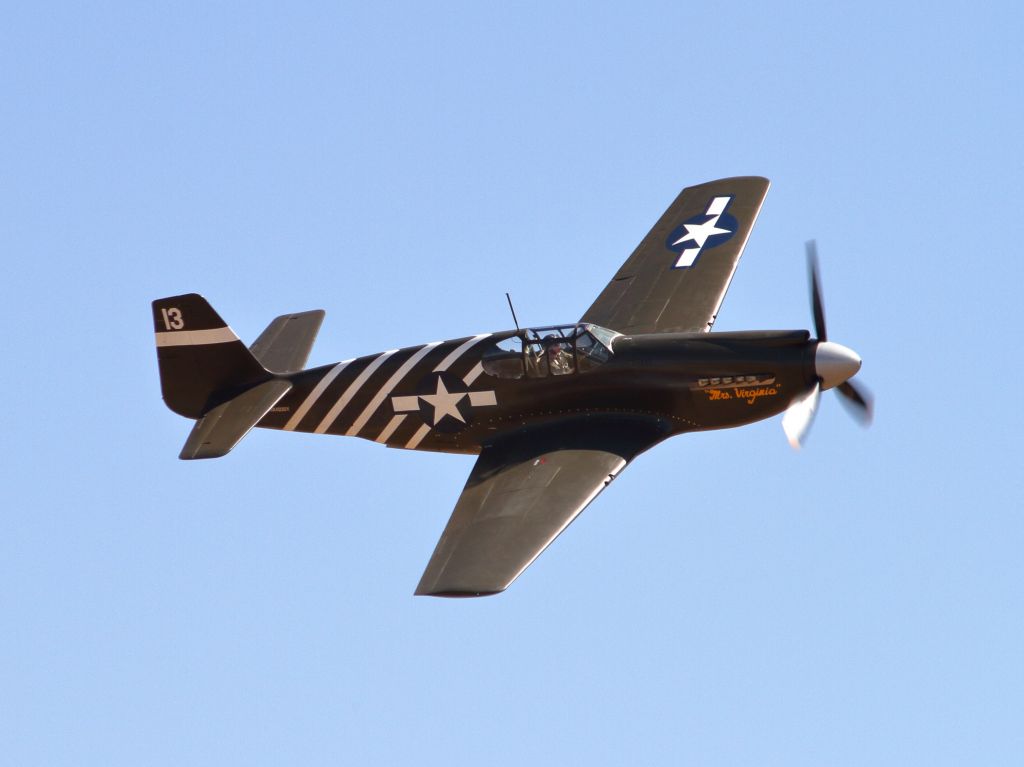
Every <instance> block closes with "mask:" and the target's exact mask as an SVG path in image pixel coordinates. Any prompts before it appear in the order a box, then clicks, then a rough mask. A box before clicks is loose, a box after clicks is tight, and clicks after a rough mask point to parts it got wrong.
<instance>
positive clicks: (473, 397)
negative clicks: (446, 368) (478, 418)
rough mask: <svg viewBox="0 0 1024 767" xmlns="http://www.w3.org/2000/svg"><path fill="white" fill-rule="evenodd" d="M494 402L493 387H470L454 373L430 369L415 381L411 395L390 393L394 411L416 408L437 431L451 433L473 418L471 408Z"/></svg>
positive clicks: (425, 421)
mask: <svg viewBox="0 0 1024 767" xmlns="http://www.w3.org/2000/svg"><path fill="white" fill-rule="evenodd" d="M497 404H498V400H497V398H496V397H495V394H494V392H493V391H470V390H469V387H468V386H467V385H466V384H465V382H464V381H463V380H462V379H461V378H459V377H458V376H455V375H452V374H451V373H447V372H434V373H430V374H429V375H426V376H424V377H423V378H422V379H420V382H419V383H418V384H417V385H416V394H415V396H403V397H392V398H391V405H392V407H394V409H395V412H396V413H409V412H413V411H418V412H419V414H420V417H421V418H422V419H423V422H424V423H425V424H427V426H431V427H433V428H434V429H437V431H439V432H442V433H446V434H451V433H454V432H457V431H461V430H462V429H464V428H466V427H467V426H469V424H471V423H472V422H473V410H474V409H475V408H478V407H493V406H494V405H497Z"/></svg>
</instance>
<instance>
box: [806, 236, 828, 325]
mask: <svg viewBox="0 0 1024 767" xmlns="http://www.w3.org/2000/svg"><path fill="white" fill-rule="evenodd" d="M807 268H808V271H809V272H810V277H811V280H810V281H811V307H812V308H813V310H814V332H815V333H816V334H817V336H818V340H819V341H827V340H828V331H827V330H826V329H825V307H824V306H822V301H821V280H820V279H819V277H818V243H817V241H815V240H808V241H807Z"/></svg>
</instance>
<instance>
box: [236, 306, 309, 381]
mask: <svg viewBox="0 0 1024 767" xmlns="http://www.w3.org/2000/svg"><path fill="white" fill-rule="evenodd" d="M323 321H324V310H323V309H315V310H313V311H311V312H299V313H298V314H282V315H281V316H280V317H278V318H277V319H275V320H274V321H273V322H271V323H270V324H269V325H267V329H266V330H264V331H263V332H262V333H260V337H259V338H257V339H256V341H255V342H254V343H253V345H252V346H250V347H249V351H251V352H252V354H253V356H254V357H255V358H256V359H257V360H259V361H260V364H261V365H263V367H265V368H266V369H267V370H272V371H273V372H275V373H296V372H298V371H300V370H302V368H303V367H305V365H306V360H307V359H308V358H309V352H310V349H312V348H313V342H314V341H315V340H316V334H317V333H318V332H319V331H320V324H321V323H322V322H323Z"/></svg>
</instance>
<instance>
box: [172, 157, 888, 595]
mask: <svg viewBox="0 0 1024 767" xmlns="http://www.w3.org/2000/svg"><path fill="white" fill-rule="evenodd" d="M768 185H769V184H768V180H767V179H764V178H757V177H745V178H728V179H722V180H720V181H712V182H710V183H707V184H702V185H700V186H694V187H689V188H687V189H684V190H683V191H682V193H680V195H679V196H678V197H677V198H676V200H675V202H673V203H672V204H671V205H670V206H669V208H668V210H667V211H666V212H665V214H664V215H663V216H662V217H661V218H660V219H659V220H658V223H657V224H655V226H654V228H653V229H652V230H651V231H650V233H649V234H648V235H647V236H646V237H645V238H644V240H643V242H641V243H640V245H639V246H638V247H637V249H636V250H635V251H634V252H633V255H631V256H630V257H629V259H628V260H627V261H626V263H625V264H624V265H623V266H622V268H621V269H619V271H618V273H617V274H616V275H615V276H614V277H613V278H612V281H611V282H610V283H608V285H607V287H606V288H605V289H604V291H603V292H602V293H601V295H599V296H598V297H597V300H596V301H595V302H594V303H593V305H592V306H591V307H590V308H589V309H587V310H586V311H585V312H584V313H583V316H582V317H581V318H580V320H579V321H578V322H576V323H572V324H568V325H557V326H550V327H540V328H530V329H527V330H519V329H518V328H517V329H516V330H506V331H502V332H499V333H481V334H479V335H475V336H470V337H468V338H459V339H456V340H454V341H435V342H433V343H429V344H424V345H422V346H411V347H408V348H404V349H391V350H389V351H386V352H382V353H380V354H371V355H369V356H367V357H359V358H356V359H349V360H345V361H344V362H338V363H336V364H333V365H324V366H322V367H317V368H311V369H308V370H303V366H304V365H305V362H306V358H307V357H308V355H309V351H310V348H311V347H312V345H313V340H314V338H315V337H316V334H317V331H318V330H319V328H320V323H321V322H322V321H323V318H324V312H323V311H311V312H303V313H300V314H286V315H283V316H281V317H278V318H277V319H275V320H274V321H273V322H271V323H270V325H269V326H268V327H267V329H266V330H265V331H263V333H262V334H261V335H260V337H259V338H258V339H256V342H255V343H254V344H253V345H252V346H251V347H248V348H246V346H245V345H244V344H243V343H242V342H241V341H240V340H239V339H238V337H237V336H236V335H235V334H234V332H232V330H231V328H229V327H228V326H227V324H225V322H224V321H223V320H222V319H221V318H220V317H219V316H218V315H217V313H216V312H215V311H214V310H213V308H212V307H211V306H210V305H209V304H208V303H207V302H206V301H205V300H204V299H203V298H202V297H201V296H198V295H196V294H194V293H192V294H188V295H182V296H174V297H172V298H162V299H160V300H158V301H154V302H153V321H154V323H155V326H156V346H157V358H158V360H159V365H160V383H161V387H162V389H163V398H164V401H165V402H166V403H167V406H168V407H170V409H171V410H173V411H174V412H175V413H178V414H180V415H183V416H186V417H188V418H193V419H197V423H196V424H195V427H194V428H193V429H192V433H191V434H190V435H189V437H188V440H187V441H186V443H185V447H184V449H183V450H182V452H181V456H180V457H181V458H184V459H194V458H215V457H218V456H222V455H225V454H226V453H227V452H228V451H230V450H231V449H232V448H233V447H234V446H235V445H236V444H237V443H238V441H239V440H240V439H241V438H242V437H243V436H245V434H246V433H247V432H248V431H249V430H250V429H251V428H252V427H254V426H259V427H263V428H267V429H280V430H283V431H302V432H313V433H316V434H344V435H347V436H351V437H363V438H364V439H370V440H374V441H376V442H380V443H382V444H385V445H388V446H390V447H401V448H407V449H409V450H435V451H442V452H450V453H470V454H474V455H478V456H479V457H478V458H477V461H476V465H475V466H474V467H473V471H472V472H471V473H470V475H469V480H468V481H467V482H466V487H465V488H464V489H463V491H462V495H461V496H460V498H459V501H458V503H457V504H456V506H455V511H454V512H453V513H452V516H451V519H450V520H449V521H448V525H447V527H445V530H444V532H443V533H442V535H441V540H440V541H439V542H438V544H437V548H436V549H435V550H434V554H433V556H432V557H431V559H430V562H429V563H428V564H427V568H426V571H425V572H424V573H423V577H422V579H421V580H420V583H419V586H418V587H417V589H416V593H417V594H429V595H432V596H482V595H486V594H495V593H497V592H500V591H503V590H504V589H506V588H508V586H509V584H511V583H512V581H514V580H515V579H516V578H517V577H518V576H519V575H520V573H522V572H523V570H525V569H526V568H527V567H528V566H529V565H530V563H531V562H533V560H534V559H536V558H537V557H538V556H539V555H540V553H541V552H542V551H544V549H545V548H547V546H548V545H549V544H550V543H551V542H552V541H553V540H554V539H555V537H556V536H558V534H559V533H561V532H562V531H563V530H564V529H565V528H566V527H567V526H568V525H569V523H570V522H572V521H573V519H575V518H576V516H577V515H578V514H579V513H580V512H581V511H583V509H584V508H586V506H587V504H589V503H590V502H591V501H592V500H594V498H595V497H597V495H598V493H600V492H601V491H602V490H603V489H604V488H605V487H607V486H608V484H609V483H610V482H611V481H612V480H613V479H614V478H615V477H616V476H618V474H619V472H621V471H622V470H623V468H625V466H626V464H628V463H629V462H630V461H632V460H633V459H634V458H636V456H638V455H639V454H640V453H642V452H644V451H645V450H647V449H649V448H651V447H653V446H654V445H656V444H658V443H659V442H661V441H662V440H664V439H667V438H668V437H671V436H674V435H676V434H682V433H684V432H691V431H703V430H707V429H724V428H729V427H733V426H741V425H743V424H748V423H752V422H754V421H759V420H761V419H763V418H768V417H771V416H774V415H776V414H778V413H782V412H785V416H784V418H783V426H784V428H785V431H786V434H787V436H788V437H789V440H790V442H791V443H792V444H794V446H796V445H798V444H799V443H800V440H801V439H802V438H803V436H804V434H805V433H806V431H807V429H808V427H809V426H810V423H811V420H812V418H813V415H814V411H815V408H816V407H817V403H818V398H819V394H820V392H821V391H822V390H825V389H831V388H836V389H837V390H838V392H839V394H841V395H842V396H843V397H845V398H846V400H847V401H848V403H849V404H851V405H853V410H854V411H855V413H857V414H859V415H860V416H861V418H862V419H863V420H864V421H865V422H866V421H867V420H868V419H869V418H870V411H871V405H870V401H869V399H868V398H867V396H866V395H865V394H864V393H862V392H861V391H859V390H858V389H857V388H855V387H854V385H853V384H851V383H850V382H849V380H848V379H849V378H850V377H852V376H853V375H854V374H856V373H857V371H858V370H859V369H860V364H861V361H860V358H859V357H858V356H857V355H856V354H855V353H854V352H853V351H852V350H850V349H848V348H846V347H845V346H841V345H839V344H837V343H834V342H832V341H829V340H827V337H826V332H825V317H824V311H823V309H822V303H821V290H820V287H819V284H818V277H817V267H816V258H815V256H814V253H813V248H812V246H811V245H810V244H809V246H808V247H809V257H810V264H811V296H812V304H813V311H814V323H815V330H816V336H817V337H816V338H811V334H810V332H809V331H807V330H782V331H765V330H759V331H749V332H735V333H710V332H709V331H710V330H711V326H712V325H713V324H714V322H715V317H716V316H717V315H718V309H719V306H720V305H721V303H722V299H723V298H724V296H725V292H726V290H727V289H728V287H729V282H730V281H731V279H732V275H733V273H734V272H735V270H736V266H737V264H738V263H739V260H740V255H741V254H742V253H743V247H744V245H745V244H746V242H747V237H748V236H749V235H750V231H751V228H752V227H753V225H754V221H755V219H756V218H757V214H758V211H759V210H760V208H761V204H762V202H763V201H764V196H765V194H766V193H767V191H768Z"/></svg>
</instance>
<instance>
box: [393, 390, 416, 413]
mask: <svg viewBox="0 0 1024 767" xmlns="http://www.w3.org/2000/svg"><path fill="white" fill-rule="evenodd" d="M391 406H392V407H393V408H394V409H395V412H396V413H408V412H409V411H410V410H419V409H420V398H419V397H417V396H416V395H415V394H414V395H412V396H411V397H392V398H391Z"/></svg>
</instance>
